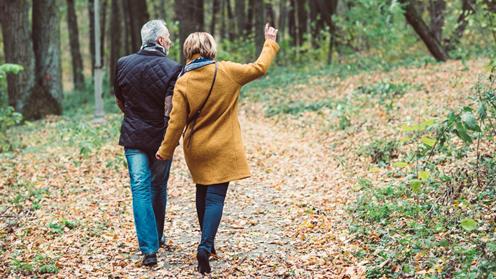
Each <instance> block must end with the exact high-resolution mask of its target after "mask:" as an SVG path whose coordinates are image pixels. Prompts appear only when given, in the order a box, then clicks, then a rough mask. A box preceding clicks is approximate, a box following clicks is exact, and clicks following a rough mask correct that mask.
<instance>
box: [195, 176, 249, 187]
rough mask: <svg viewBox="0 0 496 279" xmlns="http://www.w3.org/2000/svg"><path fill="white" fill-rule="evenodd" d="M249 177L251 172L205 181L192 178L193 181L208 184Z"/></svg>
mask: <svg viewBox="0 0 496 279" xmlns="http://www.w3.org/2000/svg"><path fill="white" fill-rule="evenodd" d="M249 177H251V174H243V175H239V176H233V177H226V178H221V179H217V180H208V181H206V180H205V181H200V180H196V179H193V183H195V184H200V185H206V186H208V185H214V184H221V183H226V182H231V181H235V180H242V179H246V178H249Z"/></svg>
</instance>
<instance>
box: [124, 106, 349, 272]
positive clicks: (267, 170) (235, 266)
mask: <svg viewBox="0 0 496 279" xmlns="http://www.w3.org/2000/svg"><path fill="white" fill-rule="evenodd" d="M240 121H241V126H242V131H243V138H244V142H245V146H246V151H247V154H248V161H249V162H250V164H251V170H252V177H251V178H250V179H246V180H242V181H238V182H234V183H232V184H231V186H230V189H229V192H228V198H227V200H226V205H225V211H224V216H223V221H222V223H221V227H220V229H219V232H218V237H217V239H216V245H217V250H218V253H219V258H218V259H216V260H214V261H212V266H213V269H214V276H219V277H221V278H224V277H226V276H229V275H231V276H236V277H239V276H247V277H253V276H262V277H266V276H267V277H274V276H275V277H286V276H295V277H312V278H316V277H325V278H337V277H343V275H344V274H349V275H351V274H353V273H354V269H353V261H352V256H351V255H350V253H349V251H348V250H349V249H348V247H343V246H345V245H346V230H345V228H344V227H343V226H342V225H343V224H342V222H341V221H343V220H345V219H346V215H345V214H346V213H345V210H344V208H343V207H344V205H345V202H346V200H347V199H349V196H348V191H346V189H345V188H346V187H347V186H348V185H346V179H345V178H344V175H343V174H342V173H341V171H340V169H339V167H338V165H337V163H336V162H335V160H334V158H333V155H332V154H329V152H328V150H327V149H326V148H325V147H324V146H322V145H321V144H319V143H318V142H315V141H309V140H308V139H304V138H303V137H302V136H299V135H297V134H295V133H291V132H290V131H287V130H285V128H284V127H281V126H276V125H274V124H272V123H269V122H268V121H266V120H265V119H263V118H259V117H249V116H247V115H246V114H242V115H241V118H240ZM181 153H182V150H179V151H177V152H176V157H177V158H176V160H175V162H174V166H173V171H172V174H171V180H170V196H169V201H170V202H169V207H168V212H167V216H168V219H169V222H168V223H167V225H166V230H167V237H168V240H169V244H170V246H169V248H170V250H172V252H171V251H164V250H161V252H160V255H159V257H160V259H161V266H159V267H158V268H157V270H156V271H155V272H157V273H158V274H160V273H161V272H162V271H161V270H162V269H164V270H167V272H170V273H171V275H172V274H173V275H176V276H179V277H181V276H188V275H192V274H191V273H190V272H191V271H193V269H194V265H195V259H194V252H195V251H196V249H195V247H196V245H197V241H198V238H199V231H198V225H197V219H196V213H195V209H194V186H193V185H192V183H191V182H190V179H189V178H187V177H185V175H184V174H186V173H187V170H186V167H185V164H184V160H183V158H182V154H181ZM178 154H181V155H179V156H177V155H178ZM129 233H131V232H128V234H129ZM134 258H135V259H136V260H138V259H139V258H138V257H137V256H135V257H134ZM350 266H351V267H350ZM136 271H137V270H136Z"/></svg>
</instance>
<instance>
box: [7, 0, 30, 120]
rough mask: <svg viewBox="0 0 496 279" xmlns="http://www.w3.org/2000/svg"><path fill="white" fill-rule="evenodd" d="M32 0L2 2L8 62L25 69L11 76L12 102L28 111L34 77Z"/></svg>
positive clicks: (20, 109) (10, 92) (10, 100)
mask: <svg viewBox="0 0 496 279" xmlns="http://www.w3.org/2000/svg"><path fill="white" fill-rule="evenodd" d="M30 7H31V1H29V0H2V1H0V22H1V25H2V36H3V48H4V54H5V62H6V63H15V64H20V65H21V66H22V67H23V68H24V70H23V71H22V72H20V73H19V74H17V75H14V74H9V75H7V85H8V88H7V90H8V99H9V100H8V102H9V105H11V106H13V107H14V108H15V109H16V110H17V111H19V112H21V113H23V114H26V110H31V109H33V108H29V107H27V106H26V105H27V103H28V102H29V99H30V98H31V97H32V90H33V86H34V82H35V78H34V68H35V62H34V53H33V46H32V44H31V28H30V27H31V25H30V24H29V10H30Z"/></svg>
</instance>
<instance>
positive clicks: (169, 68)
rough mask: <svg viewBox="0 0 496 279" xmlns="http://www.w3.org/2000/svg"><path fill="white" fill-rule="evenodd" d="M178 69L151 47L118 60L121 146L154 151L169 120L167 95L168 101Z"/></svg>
mask: <svg viewBox="0 0 496 279" xmlns="http://www.w3.org/2000/svg"><path fill="white" fill-rule="evenodd" d="M180 71H181V66H180V65H179V64H177V63H176V62H174V61H172V60H170V59H169V58H167V56H166V54H165V53H163V52H162V51H160V50H158V49H154V48H146V49H144V50H140V51H139V52H138V53H135V54H131V55H128V56H125V57H122V58H120V59H119V61H118V62H117V69H116V75H115V81H114V90H115V91H114V92H115V96H116V97H117V98H118V99H119V100H120V101H121V102H122V103H123V104H124V120H123V121H122V126H121V136H120V139H119V144H120V145H122V146H124V147H127V148H136V149H140V150H142V151H145V152H150V153H155V152H156V151H157V149H158V147H159V146H160V143H161V141H162V139H163V138H164V133H165V130H166V128H167V122H168V120H169V119H168V112H170V111H166V110H165V106H166V98H167V100H168V101H170V99H171V97H172V93H173V90H174V85H175V83H176V79H177V76H178V74H179V72H180ZM167 103H169V104H170V102H167Z"/></svg>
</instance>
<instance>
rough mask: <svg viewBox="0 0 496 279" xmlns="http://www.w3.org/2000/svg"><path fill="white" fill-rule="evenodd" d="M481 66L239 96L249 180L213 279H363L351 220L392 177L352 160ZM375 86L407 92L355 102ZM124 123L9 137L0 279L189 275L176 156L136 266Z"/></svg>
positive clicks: (407, 71) (469, 80)
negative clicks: (162, 214)
mask: <svg viewBox="0 0 496 279" xmlns="http://www.w3.org/2000/svg"><path fill="white" fill-rule="evenodd" d="M485 63H486V62H485V61H471V62H468V64H467V65H464V64H462V63H460V62H448V63H445V64H439V65H428V66H425V67H422V68H401V69H398V70H394V71H391V72H386V73H382V72H377V73H372V74H370V73H368V74H365V73H364V74H358V75H355V76H352V77H349V78H346V79H339V78H334V77H333V76H319V77H315V78H310V79H309V80H307V82H306V83H304V84H293V85H291V86H289V87H288V86H285V85H283V84H277V85H274V86H273V87H272V88H270V89H261V88H256V87H254V88H251V89H250V90H248V92H246V94H247V95H248V96H250V94H257V95H256V98H250V97H248V98H247V100H246V101H244V103H243V105H242V109H241V116H240V119H241V126H242V130H243V137H244V141H245V145H246V150H247V153H248V159H249V162H250V164H251V169H252V173H253V177H252V178H250V179H247V180H243V181H239V182H234V183H232V186H230V190H229V192H228V198H227V201H226V207H225V213H224V216H223V222H222V224H221V227H220V230H219V233H218V237H217V240H216V247H217V250H218V253H219V257H218V258H217V259H215V260H214V261H213V262H212V266H213V269H214V274H213V275H214V277H218V278H224V277H247V278H252V277H294V278H347V277H351V278H355V277H363V276H365V275H366V266H367V260H363V259H358V258H356V257H355V255H356V252H357V251H358V250H359V248H360V247H359V246H360V243H357V242H356V241H354V238H353V236H352V235H351V233H350V232H349V230H348V228H349V223H350V219H351V218H352V216H351V213H350V211H349V210H348V208H349V205H350V204H351V203H352V202H354V200H355V198H356V197H357V195H359V194H360V192H357V191H356V189H355V188H356V185H357V181H358V180H359V179H360V178H364V177H365V178H367V179H369V180H370V181H373V182H374V183H375V182H377V183H379V182H381V181H383V180H384V179H387V178H385V177H384V173H385V172H386V169H381V168H378V167H377V166H376V165H370V159H369V158H367V157H366V156H360V155H359V150H360V148H361V147H363V145H365V144H367V143H370V142H372V141H373V140H374V139H375V138H400V135H399V130H400V127H401V126H402V125H404V124H405V123H412V122H418V121H422V120H425V119H427V118H429V117H436V116H440V115H442V114H443V113H445V112H446V111H448V109H450V108H452V107H458V106H460V105H462V104H463V103H466V102H467V97H468V96H469V95H470V92H471V91H470V88H471V86H472V85H473V83H474V82H475V81H476V80H477V77H478V75H479V74H481V73H482V72H483V71H484V65H485ZM269 80H270V76H269ZM384 81H387V83H394V84H404V87H405V88H404V89H401V90H399V91H401V94H399V95H398V96H394V98H393V103H388V102H389V101H388V102H386V103H385V102H384V100H382V99H381V97H380V96H378V97H377V96H372V97H371V96H365V97H364V96H362V95H364V94H362V93H363V92H367V89H364V88H363V87H364V86H371V85H377V84H378V82H384ZM360 87H362V89H359V88H360ZM400 87H401V86H400ZM386 91H387V90H386ZM396 91H398V90H396ZM360 92H362V93H360ZM365 95H366V94H365ZM388 100H389V99H388ZM269 116H271V117H269ZM120 119H121V117H120V115H119V114H109V115H107V123H106V124H104V125H101V126H96V125H94V124H92V123H91V116H90V115H84V114H81V115H79V114H76V115H74V116H71V117H68V116H63V117H52V118H49V119H46V120H43V121H38V122H33V123H28V124H26V125H24V126H22V127H17V128H15V129H12V130H11V131H10V132H9V133H10V135H9V136H10V137H11V138H13V139H15V140H16V141H17V142H19V144H18V149H17V151H15V152H13V153H4V154H0V162H1V164H0V170H1V174H0V202H1V203H0V217H1V220H0V275H1V277H22V276H26V277H32V276H35V275H36V276H56V277H69V278H71V277H80V278H82V277H100V278H101V277H129V278H141V277H156V278H163V277H178V278H185V277H186V278H187V277H193V276H196V273H195V271H194V269H195V262H196V260H195V256H194V252H195V251H196V249H195V247H196V245H197V242H198V239H199V231H198V225H197V220H196V213H195V210H194V193H195V190H194V185H193V184H192V182H191V179H190V177H189V173H188V171H187V168H186V165H185V163H184V159H183V156H182V150H181V148H178V149H177V151H176V154H175V159H174V163H173V169H172V172H171V178H170V180H169V200H168V207H167V223H166V237H167V240H168V245H167V247H166V248H165V249H161V250H160V252H159V265H158V266H157V267H156V268H154V269H148V268H143V267H140V260H141V258H140V256H139V252H138V249H137V241H136V238H135V231H134V225H133V218H132V211H131V195H130V189H129V178H128V174H127V169H126V166H125V160H124V157H123V150H122V148H121V147H119V146H117V144H116V143H117V137H118V132H119V125H120Z"/></svg>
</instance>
